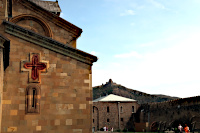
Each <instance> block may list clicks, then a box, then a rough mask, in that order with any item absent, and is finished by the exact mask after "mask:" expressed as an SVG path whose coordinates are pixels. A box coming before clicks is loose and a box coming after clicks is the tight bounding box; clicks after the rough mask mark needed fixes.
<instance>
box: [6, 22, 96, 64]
mask: <svg viewBox="0 0 200 133" xmlns="http://www.w3.org/2000/svg"><path fill="white" fill-rule="evenodd" d="M3 23H4V25H5V32H6V33H9V34H11V35H13V36H16V37H19V38H21V39H24V40H26V41H28V42H31V43H34V44H37V45H39V46H41V47H44V48H46V49H49V50H51V51H54V52H57V53H60V54H63V55H66V56H69V57H71V58H74V59H76V60H78V61H81V62H83V63H86V64H89V65H92V64H93V62H96V61H97V57H96V56H93V55H91V54H88V53H85V52H83V51H81V50H78V49H75V48H73V47H70V46H67V45H66V44H63V43H60V42H58V41H55V40H53V39H51V38H49V37H46V36H42V35H39V34H37V33H35V32H33V31H31V30H27V29H25V28H22V27H20V26H18V25H16V24H14V23H11V22H8V21H6V20H4V21H3Z"/></svg>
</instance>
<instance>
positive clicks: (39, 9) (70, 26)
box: [17, 0, 82, 38]
mask: <svg viewBox="0 0 200 133" xmlns="http://www.w3.org/2000/svg"><path fill="white" fill-rule="evenodd" d="M17 2H19V3H21V4H22V5H23V6H25V7H26V8H28V9H30V10H32V11H34V12H36V13H37V14H40V15H41V16H42V17H44V18H46V19H47V20H49V21H51V22H53V23H54V24H56V25H58V26H60V27H62V28H63V29H65V30H67V31H68V32H71V33H73V34H74V35H75V37H76V38H78V37H79V36H80V35H81V33H82V29H81V28H79V27H77V26H75V25H73V24H71V23H70V22H68V21H66V20H64V19H62V18H61V17H59V16H57V15H56V14H53V13H51V12H50V11H48V10H46V9H44V8H42V7H40V6H38V5H36V4H35V3H33V2H31V1H29V0H17Z"/></svg>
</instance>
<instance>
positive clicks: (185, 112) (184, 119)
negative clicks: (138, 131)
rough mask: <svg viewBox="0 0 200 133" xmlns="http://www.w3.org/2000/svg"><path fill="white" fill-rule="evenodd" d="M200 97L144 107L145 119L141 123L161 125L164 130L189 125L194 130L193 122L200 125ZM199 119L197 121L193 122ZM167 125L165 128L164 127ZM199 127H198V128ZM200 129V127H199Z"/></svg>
mask: <svg viewBox="0 0 200 133" xmlns="http://www.w3.org/2000/svg"><path fill="white" fill-rule="evenodd" d="M199 100H200V97H191V98H184V99H177V100H172V101H167V102H162V103H152V104H145V105H142V108H143V109H144V110H143V115H144V119H141V121H140V122H148V120H149V122H150V127H151V126H152V123H155V122H157V123H160V124H161V126H162V125H163V127H162V129H164V128H165V129H167V128H169V129H171V128H174V127H177V126H178V124H179V123H181V124H182V125H184V124H188V125H189V126H190V129H192V128H193V127H192V126H193V125H192V123H193V122H197V123H200V119H199V118H200V115H199V114H200V102H199ZM194 118H198V119H197V120H195V121H194V120H193V119H194ZM164 125H165V127H164ZM196 127H197V126H196ZM198 128H200V127H198Z"/></svg>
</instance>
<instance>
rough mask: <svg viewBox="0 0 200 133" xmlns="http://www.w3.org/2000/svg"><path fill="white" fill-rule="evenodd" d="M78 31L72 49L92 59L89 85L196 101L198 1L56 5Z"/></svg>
mask: <svg viewBox="0 0 200 133" xmlns="http://www.w3.org/2000/svg"><path fill="white" fill-rule="evenodd" d="M58 2H59V5H60V7H61V10H62V13H61V17H62V18H64V19H65V20H67V21H69V22H70V23H73V24H74V25H76V26H78V27H80V28H81V29H82V30H83V33H82V34H81V37H79V39H78V40H77V48H78V49H80V50H83V51H85V52H87V53H90V54H93V55H95V56H97V57H98V61H97V62H95V63H94V64H93V66H92V74H93V76H92V84H93V86H98V85H102V84H105V83H106V82H108V80H109V79H112V80H113V81H114V82H115V83H117V84H121V85H123V86H125V87H127V88H130V89H134V90H138V91H142V92H145V93H149V94H164V95H169V96H177V97H181V98H185V97H193V96H198V95H200V15H199V12H200V8H199V7H200V0H58Z"/></svg>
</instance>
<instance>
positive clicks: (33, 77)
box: [21, 53, 48, 82]
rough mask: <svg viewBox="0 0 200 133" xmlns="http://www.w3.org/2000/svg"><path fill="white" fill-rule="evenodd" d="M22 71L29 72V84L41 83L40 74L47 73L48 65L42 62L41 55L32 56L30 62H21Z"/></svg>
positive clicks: (32, 54) (34, 54)
mask: <svg viewBox="0 0 200 133" xmlns="http://www.w3.org/2000/svg"><path fill="white" fill-rule="evenodd" d="M21 66H22V67H21V70H22V71H29V82H40V72H47V67H48V63H47V62H45V61H42V62H40V54H39V53H31V54H30V62H27V61H21Z"/></svg>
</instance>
